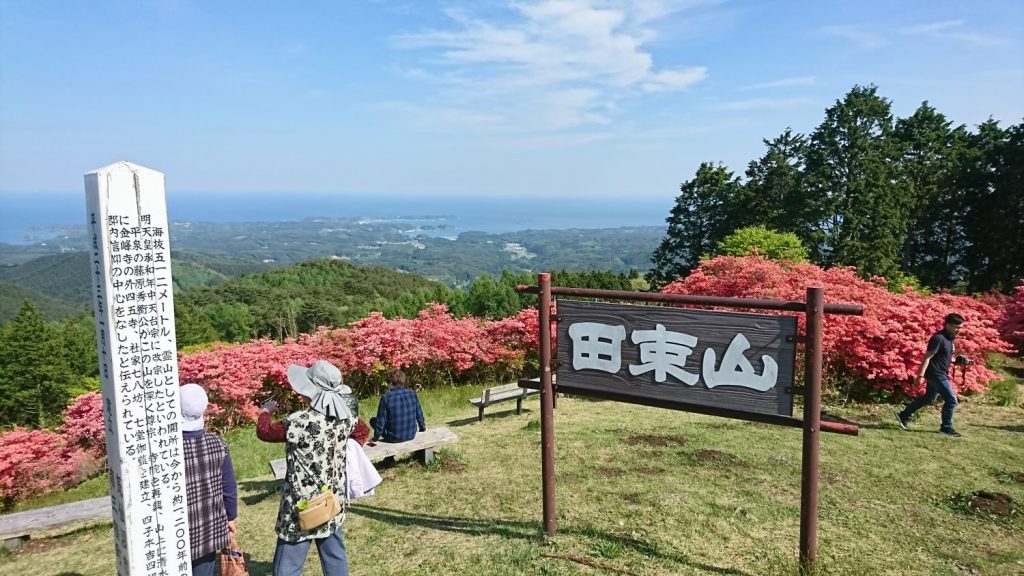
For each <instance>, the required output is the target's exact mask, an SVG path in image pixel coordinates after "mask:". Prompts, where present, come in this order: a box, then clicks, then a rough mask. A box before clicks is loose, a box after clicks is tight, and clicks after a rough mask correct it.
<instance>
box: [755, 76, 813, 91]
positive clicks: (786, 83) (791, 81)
mask: <svg viewBox="0 0 1024 576" xmlns="http://www.w3.org/2000/svg"><path fill="white" fill-rule="evenodd" d="M816 81H817V79H816V78H815V77H814V76H796V77H793V78H781V79H779V80H772V81H771V82H761V83H759V84H751V85H749V86H744V87H743V88H740V90H768V89H771V88H789V87H791V86H811V85H813V84H814V83H815V82H816Z"/></svg>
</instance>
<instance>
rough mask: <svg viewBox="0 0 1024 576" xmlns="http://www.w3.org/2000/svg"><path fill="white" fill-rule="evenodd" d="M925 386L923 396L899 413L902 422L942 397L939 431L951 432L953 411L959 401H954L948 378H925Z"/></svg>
mask: <svg viewBox="0 0 1024 576" xmlns="http://www.w3.org/2000/svg"><path fill="white" fill-rule="evenodd" d="M925 382H926V383H927V386H926V388H925V391H924V394H922V395H920V396H918V397H917V398H915V399H914V401H913V402H911V403H910V404H908V405H907V407H906V408H904V409H903V411H902V412H900V417H902V418H903V419H904V420H907V419H909V418H910V417H911V416H912V415H913V414H914V412H917V411H918V410H920V409H921V408H924V407H925V406H927V405H929V404H931V403H932V402H935V399H936V398H938V397H939V396H942V401H943V402H942V426H941V427H940V428H939V429H940V430H946V431H949V430H952V429H953V410H956V406H957V404H959V401H958V400H957V399H956V392H955V391H954V390H953V385H952V384H950V383H949V378H945V377H939V378H934V379H933V378H927V379H925Z"/></svg>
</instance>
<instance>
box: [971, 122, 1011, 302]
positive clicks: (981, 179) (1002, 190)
mask: <svg viewBox="0 0 1024 576" xmlns="http://www.w3.org/2000/svg"><path fill="white" fill-rule="evenodd" d="M970 149H971V150H970V153H971V155H970V158H969V160H968V161H967V163H966V167H965V168H964V170H963V171H962V172H961V180H960V185H961V186H962V187H963V190H964V202H963V204H962V205H961V206H960V210H961V212H960V213H961V215H962V218H963V222H964V234H965V237H966V242H967V249H966V252H965V264H966V267H967V270H968V278H967V288H968V290H971V291H980V290H987V289H990V288H1000V289H1003V290H1010V289H1011V288H1012V287H1013V286H1014V285H1015V284H1016V281H1017V280H1018V279H1019V278H1020V277H1021V276H1022V275H1024V248H1022V245H1024V241H1022V240H1021V239H1022V238H1024V174H1022V171H1024V124H1018V125H1016V126H1012V127H1010V128H1008V129H1006V130H1004V129H1002V128H1000V127H999V123H998V122H996V121H995V120H991V119H990V120H988V121H987V122H984V123H983V124H981V125H979V126H978V131H977V132H976V133H974V134H972V135H971V137H970Z"/></svg>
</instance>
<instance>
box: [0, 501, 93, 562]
mask: <svg viewBox="0 0 1024 576" xmlns="http://www.w3.org/2000/svg"><path fill="white" fill-rule="evenodd" d="M110 519H111V510H110V496H104V497H102V498H93V499H91V500H83V501H81V502H72V503H70V504H58V505H56V506H47V507H46V508H39V509H36V510H26V511H25V512H14V513H13V514H4V515H2V516H0V540H3V541H4V548H7V549H8V550H14V549H15V548H17V547H18V546H21V545H22V544H24V543H25V541H27V540H28V539H29V537H30V536H31V535H33V534H38V533H40V532H47V531H49V530H56V529H57V528H70V527H73V526H75V527H77V526H86V525H89V524H95V523H98V522H104V521H105V522H110Z"/></svg>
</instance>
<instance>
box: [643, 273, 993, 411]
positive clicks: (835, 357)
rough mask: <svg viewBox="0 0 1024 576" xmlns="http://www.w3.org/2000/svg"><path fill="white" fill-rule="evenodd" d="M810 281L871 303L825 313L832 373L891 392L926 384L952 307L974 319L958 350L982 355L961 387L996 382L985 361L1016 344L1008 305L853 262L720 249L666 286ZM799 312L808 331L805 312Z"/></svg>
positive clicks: (762, 291)
mask: <svg viewBox="0 0 1024 576" xmlns="http://www.w3.org/2000/svg"><path fill="white" fill-rule="evenodd" d="M808 286H822V287H824V288H825V301H826V302H828V303H850V304H861V305H863V306H864V310H865V311H864V315H863V316H840V315H826V317H825V322H824V326H825V333H824V341H823V345H824V355H825V373H826V377H828V375H829V374H830V373H831V374H832V375H833V376H835V375H841V376H842V380H843V381H845V385H848V386H850V385H852V386H853V387H860V388H862V389H867V390H871V391H874V392H881V393H883V394H890V393H895V394H898V395H909V396H915V395H917V394H919V393H921V392H923V386H918V385H917V384H916V383H915V381H914V380H915V376H916V374H917V368H918V366H919V365H920V362H921V357H922V354H923V351H924V346H925V343H926V342H927V340H928V337H929V336H930V335H931V334H932V333H934V332H935V331H937V330H939V329H941V328H942V321H943V318H944V317H945V316H946V314H948V313H950V312H957V313H959V314H961V315H962V316H963V317H964V318H965V320H966V323H965V324H964V328H963V330H962V331H961V332H960V335H959V337H958V338H957V353H958V354H963V355H965V356H967V357H969V358H971V359H972V360H974V361H975V364H973V365H972V366H970V367H968V368H967V369H966V370H965V371H964V373H963V374H962V375H961V374H960V373H959V370H958V373H957V374H956V377H955V382H954V386H955V387H956V388H957V389H959V390H961V391H976V390H983V389H985V388H986V385H987V383H988V382H990V381H992V380H995V379H998V376H997V375H996V373H995V372H993V371H992V370H990V369H989V368H986V367H985V359H986V356H987V354H988V353H990V352H1004V353H1006V352H1011V351H1012V350H1013V348H1012V346H1010V344H1009V343H1007V342H1006V341H1005V340H1003V339H1002V338H1001V337H1000V334H999V330H998V326H999V323H1000V320H1001V314H1000V311H999V310H997V309H996V308H994V307H992V306H990V305H989V304H986V303H984V302H982V301H980V300H978V299H974V298H970V297H966V296H955V295H952V294H947V293H938V294H934V295H931V296H925V295H922V294H920V293H917V292H914V291H911V290H907V291H905V292H904V293H903V294H894V293H892V292H889V291H888V290H886V288H885V279H884V278H873V279H872V280H870V281H869V280H864V279H862V278H860V277H859V276H857V274H856V271H855V270H854V269H852V268H830V269H828V270H825V269H822V268H819V267H818V266H815V265H813V264H792V263H785V262H778V261H772V260H767V259H765V258H762V257H758V256H744V257H734V256H719V257H717V258H714V259H711V260H707V261H704V262H703V263H701V265H700V267H698V268H697V269H695V270H694V271H693V272H692V273H691V274H690V275H689V276H687V277H686V278H683V279H680V280H677V281H676V282H673V283H671V284H669V285H668V286H666V287H665V288H664V289H663V292H666V293H670V294H694V295H707V296H729V297H744V298H770V299H778V300H795V301H803V300H804V299H805V298H806V288H807V287H808ZM765 313H771V312H765ZM780 313H781V312H780ZM786 314H789V313H786ZM799 318H800V329H801V331H802V330H803V315H802V314H801V315H799ZM833 381H834V382H835V381H837V380H835V379H833Z"/></svg>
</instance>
